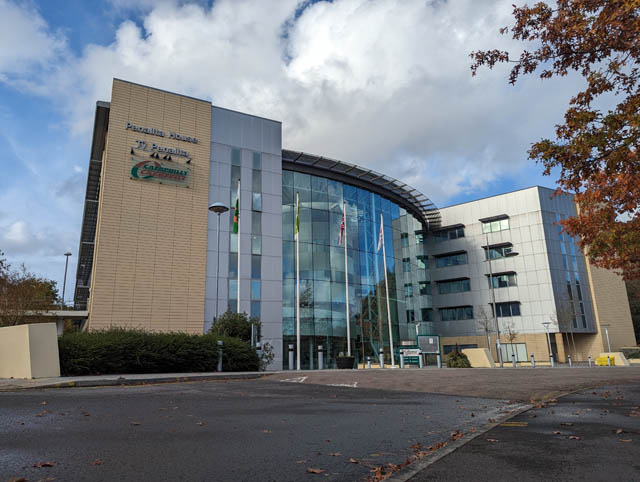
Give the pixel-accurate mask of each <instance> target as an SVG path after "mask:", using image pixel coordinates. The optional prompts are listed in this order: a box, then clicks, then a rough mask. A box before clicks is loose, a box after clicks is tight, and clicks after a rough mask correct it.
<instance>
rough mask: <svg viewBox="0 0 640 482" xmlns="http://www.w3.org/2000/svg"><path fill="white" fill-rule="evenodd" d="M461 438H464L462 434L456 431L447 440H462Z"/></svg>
mask: <svg viewBox="0 0 640 482" xmlns="http://www.w3.org/2000/svg"><path fill="white" fill-rule="evenodd" d="M462 437H464V432H461V431H460V430H456V431H455V432H453V433H452V434H451V436H450V437H449V438H451V440H458V439H459V438H462Z"/></svg>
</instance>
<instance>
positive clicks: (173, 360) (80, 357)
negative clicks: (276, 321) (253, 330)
mask: <svg viewBox="0 0 640 482" xmlns="http://www.w3.org/2000/svg"><path fill="white" fill-rule="evenodd" d="M218 340H222V341H223V342H224V350H223V357H222V369H223V370H224V371H254V370H258V366H259V361H258V355H257V354H256V352H255V350H253V349H252V348H251V347H250V346H249V344H248V343H245V342H243V341H242V340H239V339H237V338H229V337H216V336H213V335H210V334H208V335H188V334H186V333H149V332H145V331H143V330H132V329H124V328H111V329H108V330H103V331H92V332H83V333H65V334H64V335H63V336H61V337H60V338H59V339H58V349H59V352H60V371H61V373H62V374H63V375H100V374H127V373H180V372H210V371H215V370H216V366H217V363H218V345H217V342H218Z"/></svg>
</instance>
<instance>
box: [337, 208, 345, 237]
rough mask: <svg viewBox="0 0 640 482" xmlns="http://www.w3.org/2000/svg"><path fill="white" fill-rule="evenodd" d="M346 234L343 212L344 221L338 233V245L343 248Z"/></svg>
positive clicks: (341, 222)
mask: <svg viewBox="0 0 640 482" xmlns="http://www.w3.org/2000/svg"><path fill="white" fill-rule="evenodd" d="M343 234H344V211H343V212H342V220H341V221H340V232H339V233H338V245H339V246H342V236H343Z"/></svg>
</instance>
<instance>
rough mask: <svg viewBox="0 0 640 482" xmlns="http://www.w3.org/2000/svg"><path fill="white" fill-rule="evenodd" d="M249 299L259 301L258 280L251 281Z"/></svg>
mask: <svg viewBox="0 0 640 482" xmlns="http://www.w3.org/2000/svg"><path fill="white" fill-rule="evenodd" d="M251 299H252V300H259V299H260V281H259V280H251Z"/></svg>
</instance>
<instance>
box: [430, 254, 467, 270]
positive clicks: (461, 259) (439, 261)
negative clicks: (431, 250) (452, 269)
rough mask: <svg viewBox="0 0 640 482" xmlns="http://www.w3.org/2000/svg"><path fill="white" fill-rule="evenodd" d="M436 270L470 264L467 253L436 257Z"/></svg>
mask: <svg viewBox="0 0 640 482" xmlns="http://www.w3.org/2000/svg"><path fill="white" fill-rule="evenodd" d="M435 258H436V268H444V267H445V266H457V265H460V264H467V263H468V262H469V260H468V258H467V253H466V252H463V253H451V254H442V255H439V256H436V257H435Z"/></svg>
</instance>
